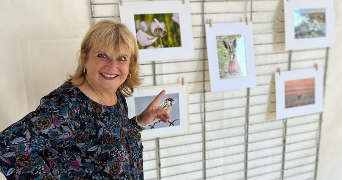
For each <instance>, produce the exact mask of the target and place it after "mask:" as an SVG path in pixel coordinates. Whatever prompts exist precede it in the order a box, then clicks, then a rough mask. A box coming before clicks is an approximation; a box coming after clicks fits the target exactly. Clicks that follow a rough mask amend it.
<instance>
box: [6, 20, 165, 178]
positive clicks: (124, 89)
mask: <svg viewBox="0 0 342 180" xmlns="http://www.w3.org/2000/svg"><path fill="white" fill-rule="evenodd" d="M78 63H79V64H78V68H77V70H76V73H75V75H74V76H70V79H69V80H68V81H67V82H65V83H64V84H63V85H61V86H60V87H59V88H57V89H56V90H54V91H52V92H51V93H50V94H49V95H47V96H45V97H43V98H42V99H41V101H40V105H39V106H38V108H37V109H36V110H35V111H33V112H31V113H29V114H28V115H26V116H25V117H24V118H23V119H21V120H20V121H18V122H17V123H15V124H13V125H11V126H10V127H8V128H7V129H5V130H4V131H3V132H1V133H0V170H1V172H2V173H3V174H4V175H5V176H6V178H7V179H143V178H144V177H143V171H142V170H143V159H142V150H143V146H142V142H141V136H140V131H142V130H143V127H144V125H147V124H149V123H151V122H152V121H153V120H154V119H156V118H158V119H161V120H162V121H164V122H167V121H168V119H169V118H170V117H169V116H168V114H167V113H166V112H165V111H164V110H163V109H162V108H158V102H159V100H160V99H161V97H162V96H163V95H164V93H165V91H162V92H161V93H160V94H159V95H158V96H157V97H156V99H155V100H154V101H153V102H152V103H151V104H150V105H149V106H148V107H147V109H146V110H145V111H144V112H143V113H141V114H140V115H139V116H137V117H133V118H132V119H128V117H127V111H128V109H127V105H126V101H125V97H127V96H130V95H131V94H132V93H133V90H134V88H135V87H136V86H138V85H139V84H140V82H141V79H140V78H139V76H138V74H139V64H138V47H137V43H136V39H135V37H134V35H133V34H132V33H131V32H130V31H129V30H128V29H127V28H126V27H125V26H124V25H122V24H116V23H113V22H111V21H109V20H104V21H100V22H99V23H97V24H96V25H94V26H93V27H92V28H91V29H90V30H89V31H88V33H87V34H86V36H85V37H84V39H83V42H82V45H81V53H80V58H79V61H78Z"/></svg>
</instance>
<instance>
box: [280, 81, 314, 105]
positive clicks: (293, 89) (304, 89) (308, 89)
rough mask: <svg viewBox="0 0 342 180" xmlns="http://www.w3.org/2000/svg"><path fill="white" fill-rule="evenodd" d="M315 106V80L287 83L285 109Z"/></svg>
mask: <svg viewBox="0 0 342 180" xmlns="http://www.w3.org/2000/svg"><path fill="white" fill-rule="evenodd" d="M309 104H315V78H309V79H300V80H294V81H285V108H292V107H298V106H305V105H309Z"/></svg>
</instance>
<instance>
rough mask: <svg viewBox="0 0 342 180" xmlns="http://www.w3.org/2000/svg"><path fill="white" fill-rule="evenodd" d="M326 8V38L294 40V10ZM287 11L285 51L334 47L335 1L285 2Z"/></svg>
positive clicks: (306, 0) (300, 0) (294, 0)
mask: <svg viewBox="0 0 342 180" xmlns="http://www.w3.org/2000/svg"><path fill="white" fill-rule="evenodd" d="M314 8H325V11H326V12H325V16H326V17H325V20H326V37H321V38H305V39H295V38H294V10H295V9H314ZM284 11H285V42H286V43H285V49H286V50H295V49H310V48H323V47H328V46H333V45H334V39H335V31H334V29H335V15H334V1H333V0H290V1H286V0H284Z"/></svg>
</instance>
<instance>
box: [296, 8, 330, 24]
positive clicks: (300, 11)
mask: <svg viewBox="0 0 342 180" xmlns="http://www.w3.org/2000/svg"><path fill="white" fill-rule="evenodd" d="M321 12H324V13H325V8H319V9H318V8H317V9H295V10H294V26H298V25H300V24H301V23H302V22H303V21H304V20H306V19H307V18H306V17H305V16H302V14H308V13H321Z"/></svg>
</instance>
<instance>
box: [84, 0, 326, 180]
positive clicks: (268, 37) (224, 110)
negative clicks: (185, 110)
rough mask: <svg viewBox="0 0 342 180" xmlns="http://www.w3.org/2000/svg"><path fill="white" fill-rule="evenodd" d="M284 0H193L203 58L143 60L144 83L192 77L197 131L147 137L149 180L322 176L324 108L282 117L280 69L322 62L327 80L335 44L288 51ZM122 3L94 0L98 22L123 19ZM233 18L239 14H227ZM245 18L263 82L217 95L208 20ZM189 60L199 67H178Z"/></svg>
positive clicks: (198, 50)
mask: <svg viewBox="0 0 342 180" xmlns="http://www.w3.org/2000/svg"><path fill="white" fill-rule="evenodd" d="M124 3H125V1H124V2H123V5H124ZM282 4H283V1H282V0H224V1H215V0H213V1H206V0H202V1H196V0H194V1H190V7H191V16H192V28H193V34H194V37H193V38H194V43H195V49H194V50H195V54H196V57H195V58H194V59H190V60H182V59H181V60H174V61H158V62H148V63H145V62H143V63H140V66H141V69H142V73H143V75H142V77H143V78H145V83H144V84H143V85H144V86H145V85H146V86H151V85H162V84H169V83H179V79H180V78H181V77H185V81H186V82H188V83H189V89H190V90H189V100H190V102H189V106H190V112H189V118H190V132H189V133H188V134H183V135H177V136H170V137H163V138H155V139H153V140H147V141H143V144H144V172H145V179H147V180H152V179H316V177H317V164H318V159H319V147H320V137H321V127H322V122H323V121H322V113H320V114H313V115H307V116H300V117H295V118H289V119H283V120H276V119H275V116H274V114H275V108H274V107H275V90H274V89H275V87H274V85H275V83H274V73H275V72H276V71H277V68H280V69H282V70H284V71H286V70H292V69H302V68H311V67H314V65H315V64H318V65H319V66H320V67H323V68H324V85H325V80H326V71H327V62H328V54H329V48H321V49H309V50H298V51H285V50H284V49H285V48H284V44H285V42H284V41H285V40H284V36H285V35H284V27H283V26H284V17H283V15H282V14H283V12H284V10H283V5H282ZM119 5H120V4H119V2H117V1H114V2H112V1H110V0H90V10H91V22H92V24H94V23H95V22H96V21H98V20H100V19H106V18H107V19H113V20H114V21H119V19H120V16H119ZM223 6H226V7H231V6H234V7H233V8H226V9H225V8H223ZM215 7H216V8H215ZM230 16H233V18H234V19H229V18H228V19H227V18H226V19H225V17H230ZM269 16H271V17H269ZM223 17H224V18H223ZM243 17H248V18H249V19H250V21H251V22H253V25H254V33H253V34H254V42H255V44H254V46H255V59H256V78H257V86H256V87H253V88H246V89H240V90H233V91H231V92H219V93H211V92H210V86H209V83H210V82H209V77H208V64H207V63H208V59H207V56H206V42H205V27H204V24H206V23H208V22H209V21H208V20H209V18H211V19H213V23H229V22H236V21H239V20H240V21H242V20H243V19H244V18H243ZM222 18H223V19H222ZM215 19H216V20H215ZM186 64H191V65H196V66H195V67H194V68H192V69H191V68H190V69H186V70H183V69H182V68H180V70H178V68H176V67H180V66H181V65H182V66H183V65H186ZM165 67H169V68H167V69H168V70H166V68H165ZM293 67H294V68H293ZM169 69H171V70H169ZM228 101H229V102H231V103H228V105H227V102H228ZM236 102H239V103H236ZM213 104H215V105H216V106H213ZM235 104H237V105H236V106H234V105H235ZM265 109H266V111H265ZM222 114H223V115H222ZM226 114H228V115H226ZM220 115H221V116H220ZM216 116H217V117H216ZM172 159H173V160H172ZM222 161H223V162H222Z"/></svg>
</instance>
